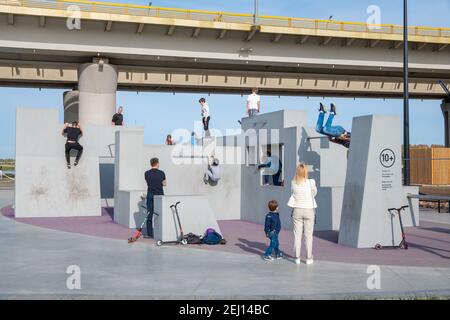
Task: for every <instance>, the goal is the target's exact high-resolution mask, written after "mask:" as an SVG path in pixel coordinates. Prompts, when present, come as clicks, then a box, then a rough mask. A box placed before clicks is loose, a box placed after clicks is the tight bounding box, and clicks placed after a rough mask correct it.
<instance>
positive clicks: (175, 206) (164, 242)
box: [156, 201, 188, 247]
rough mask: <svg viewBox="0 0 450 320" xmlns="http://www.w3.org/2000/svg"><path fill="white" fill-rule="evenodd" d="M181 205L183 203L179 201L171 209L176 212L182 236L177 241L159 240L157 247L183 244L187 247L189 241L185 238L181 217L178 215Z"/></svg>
mask: <svg viewBox="0 0 450 320" xmlns="http://www.w3.org/2000/svg"><path fill="white" fill-rule="evenodd" d="M180 203H181V202H180V201H178V202H177V203H175V204H173V205H171V206H170V209H172V210H175V215H176V216H177V221H178V226H179V227H180V236H179V237H178V239H177V240H175V241H162V240H158V241H156V245H157V246H158V247H160V246H162V245H163V244H182V245H186V244H187V243H188V242H187V239H186V238H185V237H184V232H183V227H182V226H181V221H180V215H179V214H178V205H179V204H180Z"/></svg>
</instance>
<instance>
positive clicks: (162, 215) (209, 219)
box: [154, 195, 221, 241]
mask: <svg viewBox="0 0 450 320" xmlns="http://www.w3.org/2000/svg"><path fill="white" fill-rule="evenodd" d="M178 201H180V204H179V205H178V215H179V218H180V223H181V227H182V228H183V231H184V234H188V233H190V232H192V233H194V234H197V235H203V234H204V233H205V231H206V229H208V228H213V229H214V230H216V231H217V232H219V233H221V230H220V227H219V225H218V224H217V219H216V216H215V215H214V210H213V209H212V207H211V206H210V201H209V200H208V197H207V196H198V195H194V196H192V195H173V196H156V197H155V212H157V213H158V214H159V216H155V217H154V236H155V239H157V240H162V241H175V240H177V239H178V238H179V236H180V226H179V225H178V221H177V217H176V213H175V209H171V208H170V206H171V205H173V204H175V203H177V202H178Z"/></svg>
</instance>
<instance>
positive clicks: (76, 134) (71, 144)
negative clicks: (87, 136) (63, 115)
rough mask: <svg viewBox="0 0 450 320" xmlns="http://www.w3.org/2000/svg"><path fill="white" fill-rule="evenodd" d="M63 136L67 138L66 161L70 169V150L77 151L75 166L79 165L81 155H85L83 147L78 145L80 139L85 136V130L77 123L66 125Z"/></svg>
mask: <svg viewBox="0 0 450 320" xmlns="http://www.w3.org/2000/svg"><path fill="white" fill-rule="evenodd" d="M62 135H63V136H66V137H67V141H66V145H65V149H66V161H67V168H68V169H70V150H72V149H74V150H77V156H76V158H75V162H74V164H73V165H74V166H77V165H78V162H79V161H80V158H81V155H82V153H83V147H82V146H81V145H80V144H79V143H78V139H79V138H80V136H81V135H83V130H81V126H80V124H79V123H78V122H77V121H74V122H72V124H69V123H65V124H64V128H63V130H62Z"/></svg>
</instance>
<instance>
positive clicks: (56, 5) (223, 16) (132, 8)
mask: <svg viewBox="0 0 450 320" xmlns="http://www.w3.org/2000/svg"><path fill="white" fill-rule="evenodd" d="M1 4H8V5H17V6H22V7H31V8H40V9H59V10H67V9H69V7H71V8H72V9H74V8H76V9H79V10H80V11H83V12H97V13H109V14H121V15H132V16H148V17H159V18H169V19H186V20H197V21H211V22H214V21H216V22H228V23H241V24H249V25H253V23H254V16H253V15H252V14H245V13H231V12H217V11H206V10H189V9H179V8H163V7H154V6H142V5H133V4H121V3H112V2H98V1H86V0H0V5H1ZM74 6H76V7H74ZM256 23H257V24H258V25H264V26H276V27H291V28H303V29H312V30H333V31H349V32H365V33H380V34H398V35H402V34H403V27H402V26H399V25H393V24H377V25H375V24H367V23H363V22H345V21H334V20H319V19H307V18H290V17H282V16H264V15H263V16H258V17H257V19H256ZM409 34H410V35H413V36H414V35H417V36H429V37H450V28H432V27H418V26H417V27H415V26H411V27H409Z"/></svg>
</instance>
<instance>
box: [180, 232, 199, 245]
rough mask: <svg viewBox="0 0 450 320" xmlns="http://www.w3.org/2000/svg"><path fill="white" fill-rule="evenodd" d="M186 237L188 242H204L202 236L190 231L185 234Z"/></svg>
mask: <svg viewBox="0 0 450 320" xmlns="http://www.w3.org/2000/svg"><path fill="white" fill-rule="evenodd" d="M184 238H185V239H186V240H187V243H188V244H201V243H203V242H202V237H201V236H199V235H196V234H194V233H192V232H191V233H188V234H187V235H185V236H184Z"/></svg>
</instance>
